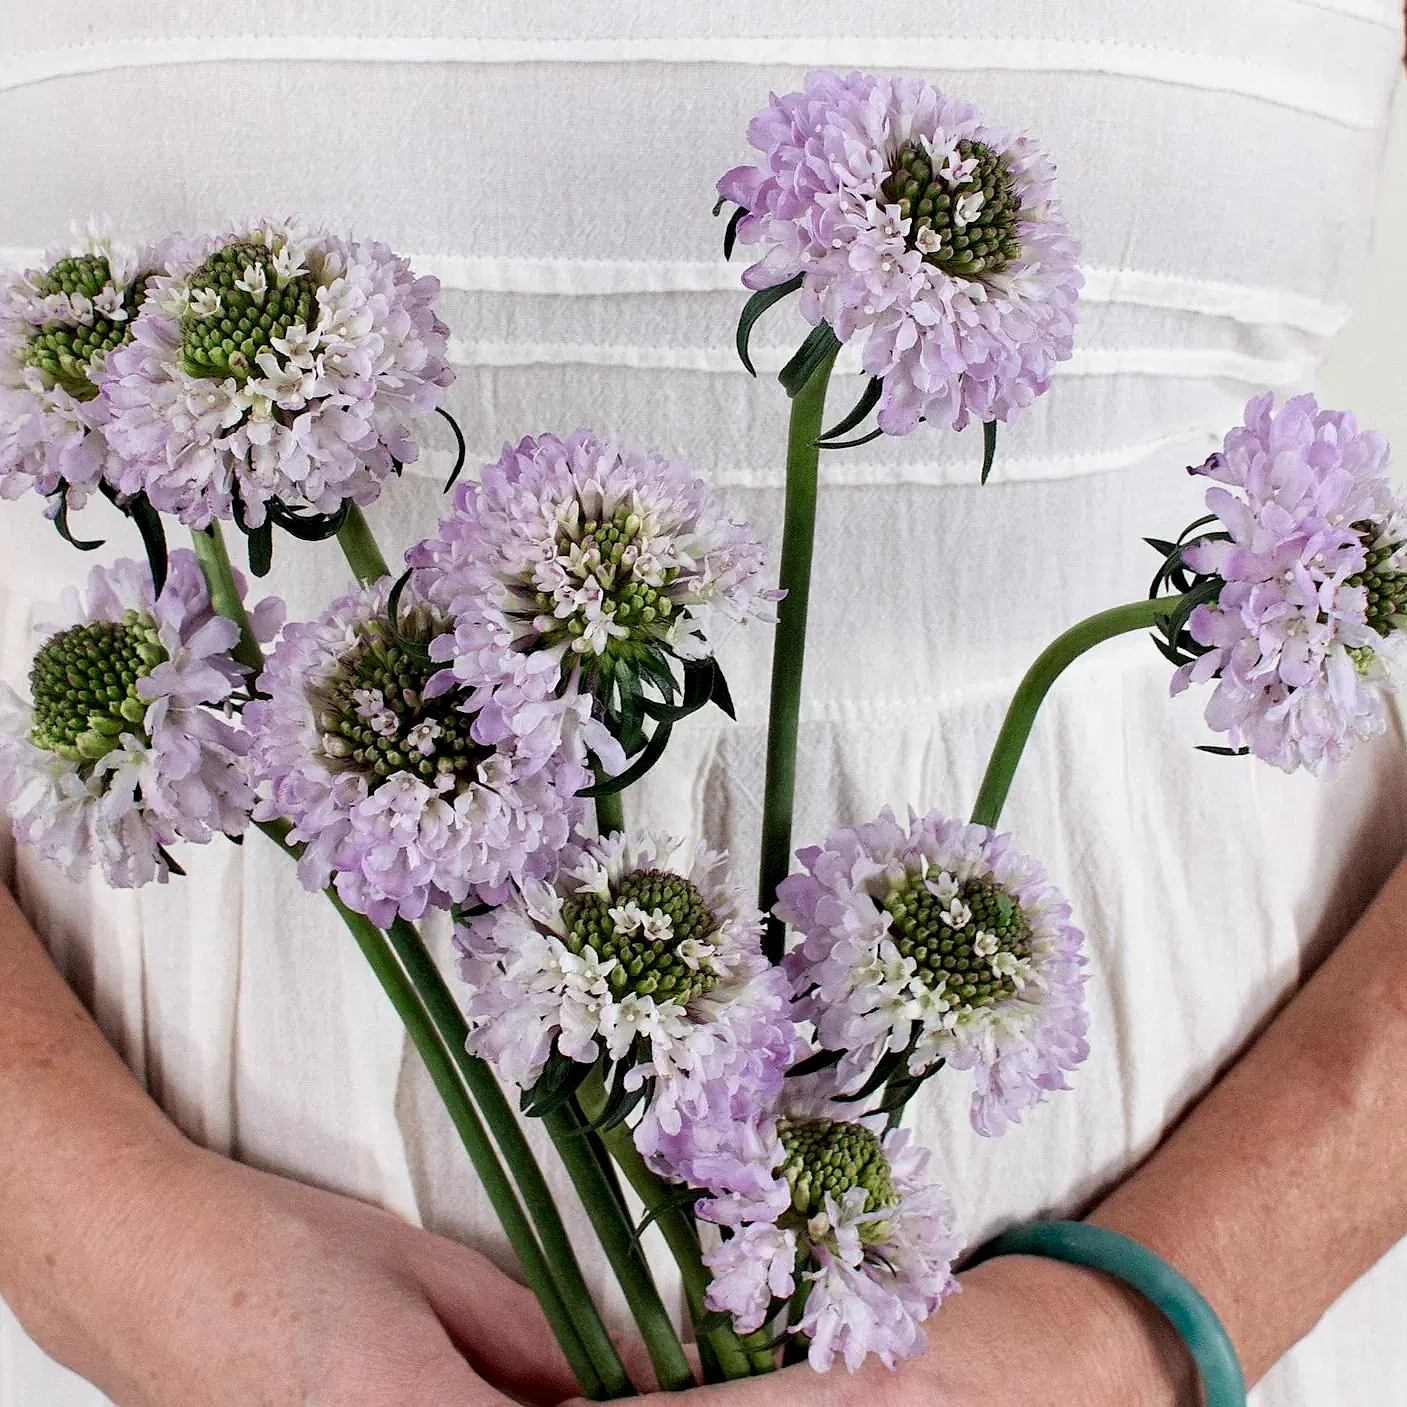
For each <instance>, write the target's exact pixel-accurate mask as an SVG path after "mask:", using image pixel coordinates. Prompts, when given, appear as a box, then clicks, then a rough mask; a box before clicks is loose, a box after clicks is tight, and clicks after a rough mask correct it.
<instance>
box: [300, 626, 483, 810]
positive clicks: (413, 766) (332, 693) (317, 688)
mask: <svg viewBox="0 0 1407 1407" xmlns="http://www.w3.org/2000/svg"><path fill="white" fill-rule="evenodd" d="M408 616H409V620H408V621H402V624H401V633H402V635H403V636H405V637H407V638H409V639H412V640H416V639H417V638H419V637H423V638H424V639H426V640H428V639H430V638H432V636H433V635H434V634H436V633H438V632H437V630H436V628H435V625H434V622H433V621H432V619H431V617H430V615H429V613H428V612H424V611H421V610H416V611H411V612H409V613H408ZM441 668H442V666H441V665H439V664H434V663H427V662H425V661H423V660H420V659H417V658H415V657H414V656H412V655H410V654H408V653H407V652H406V651H405V650H404V649H402V648H401V646H400V645H398V644H397V642H396V637H395V635H394V634H393V633H392V630H391V626H390V623H389V622H388V621H385V620H372V621H368V622H366V623H365V624H364V625H361V626H358V627H357V641H356V644H354V645H353V646H352V647H351V648H350V649H349V650H348V651H347V652H346V653H345V654H344V655H343V656H342V657H341V659H340V660H339V661H338V663H337V667H336V669H334V670H333V671H332V672H331V673H330V674H329V675H328V676H327V677H326V678H324V679H322V680H320V681H318V682H317V683H316V684H314V685H310V686H309V688H308V691H307V696H308V702H309V704H310V705H311V707H312V710H313V716H314V718H316V719H317V723H318V728H319V729H320V730H321V733H322V737H321V740H320V741H321V757H322V761H323V762H324V763H325V764H326V765H327V766H329V767H330V768H332V769H333V770H334V771H352V772H359V773H360V774H361V775H362V776H363V777H365V778H366V780H367V784H368V786H369V787H370V788H371V790H372V791H375V790H376V789H377V788H378V787H379V786H381V785H382V784H383V783H384V782H386V781H388V780H389V779H390V778H391V777H393V776H395V775H396V774H397V773H402V772H403V773H408V774H409V775H410V776H413V777H417V778H419V779H420V780H421V781H422V782H424V783H426V785H429V786H437V785H439V781H438V779H439V778H442V777H450V778H452V779H453V782H454V786H453V787H452V788H445V790H446V791H452V792H453V793H455V794H458V793H459V792H461V791H463V790H465V789H466V788H467V787H469V786H470V785H472V784H473V783H475V782H477V781H478V780H479V777H478V770H477V769H478V767H479V765H480V764H481V763H482V762H485V761H486V760H487V759H488V758H490V757H492V756H493V749H492V748H491V747H485V746H484V745H483V744H482V743H478V742H475V740H474V739H473V737H472V736H471V735H470V731H469V730H470V728H471V727H472V726H473V722H474V715H473V714H468V713H461V712H460V711H459V709H458V707H457V701H458V694H457V691H455V690H453V689H451V690H449V691H448V692H447V693H444V694H440V695H438V696H437V697H435V698H432V699H427V698H425V697H424V689H425V684H426V682H427V681H428V680H429V678H430V676H431V675H433V674H437V673H438V672H439V671H440V669H441Z"/></svg>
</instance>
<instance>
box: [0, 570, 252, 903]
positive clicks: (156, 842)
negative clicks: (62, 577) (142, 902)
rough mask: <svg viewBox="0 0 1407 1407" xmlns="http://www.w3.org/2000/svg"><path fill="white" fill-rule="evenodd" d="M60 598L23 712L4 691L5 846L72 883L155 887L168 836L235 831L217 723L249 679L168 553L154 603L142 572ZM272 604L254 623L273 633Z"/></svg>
mask: <svg viewBox="0 0 1407 1407" xmlns="http://www.w3.org/2000/svg"><path fill="white" fill-rule="evenodd" d="M87 595H88V599H87V603H86V605H85V604H84V603H83V601H82V600H81V599H80V598H79V596H78V593H77V592H75V591H70V592H69V593H68V594H67V595H66V597H65V599H64V601H63V615H62V619H61V622H60V623H59V624H58V625H57V626H56V627H55V628H54V629H53V631H52V633H50V634H49V637H48V639H47V640H46V641H45V643H44V644H43V645H42V646H41V647H40V649H39V652H38V654H37V655H36V656H35V659H34V664H33V666H32V668H31V670H30V676H29V686H30V694H31V699H32V702H30V703H25V702H24V701H23V700H21V699H20V698H19V696H18V695H17V694H15V692H14V691H13V690H12V689H10V687H9V686H8V685H7V684H3V683H0V805H4V806H5V807H6V809H7V810H8V811H9V813H10V815H11V818H12V821H13V825H14V832H15V836H16V838H17V839H18V840H20V841H21V842H22V843H23V844H26V845H33V846H34V847H35V848H36V849H38V850H39V851H40V852H41V853H42V854H44V855H45V856H46V857H47V858H49V859H50V860H52V861H53V862H54V863H55V864H57V865H59V866H60V867H61V868H62V869H63V870H64V872H65V873H66V874H68V875H69V876H70V877H71V878H77V877H78V876H79V875H80V874H81V873H82V872H83V871H85V870H87V869H88V868H90V867H91V866H92V865H94V864H98V865H101V866H102V870H103V873H104V875H105V876H106V878H107V881H108V883H109V884H111V885H113V886H115V887H117V888H124V889H126V888H134V887H136V886H137V885H141V884H146V883H148V882H149V881H151V880H153V879H157V880H165V879H166V878H167V876H168V874H169V873H170V869H171V862H170V857H169V856H168V855H167V854H166V852H165V847H166V846H167V845H170V844H172V843H173V842H175V841H177V840H188V841H192V842H194V843H196V844H204V843H205V842H207V841H209V840H210V839H211V838H212V836H214V835H216V834H217V833H223V834H226V835H239V834H240V833H241V832H242V831H243V830H244V828H245V825H246V824H247V822H248V819H249V811H250V807H251V806H252V804H253V799H254V797H253V791H252V790H251V787H250V784H249V778H248V771H247V766H246V762H245V752H246V739H245V737H244V735H243V734H242V733H241V732H240V731H239V730H238V729H236V728H235V727H233V726H232V725H231V723H230V722H229V721H228V720H227V719H226V718H225V717H223V716H222V711H223V710H222V705H224V704H225V702H226V700H228V699H229V698H230V695H231V694H232V693H233V692H234V690H235V688H236V686H237V685H238V684H239V683H240V681H241V680H242V678H243V676H244V675H245V673H246V671H245V669H244V667H243V666H242V665H239V664H237V663H236V662H235V661H234V659H233V658H232V657H231V653H230V652H231V650H232V649H233V648H234V646H235V644H236V642H237V640H238V638H239V631H238V628H237V627H236V626H235V625H234V624H233V623H232V622H231V621H228V620H226V619H225V618H224V617H223V616H217V615H215V614H214V613H213V612H212V611H211V608H210V598H209V594H208V592H207V590H206V586H205V578H204V577H203V576H202V574H201V571H200V567H199V564H198V563H197V562H196V559H195V556H194V554H193V553H191V552H189V551H185V550H181V551H177V552H173V553H172V554H171V559H170V564H169V569H168V573H167V578H166V585H165V587H164V588H163V590H162V592H161V595H160V596H158V597H156V598H155V599H153V595H152V581H151V572H150V570H149V568H148V567H147V565H146V564H145V563H139V562H134V561H130V560H125V559H124V560H122V561H119V562H117V563H116V564H114V565H113V566H111V567H95V568H94V569H93V571H92V573H91V574H90V576H89V579H88V593H87ZM277 613H278V606H277V603H276V602H273V603H269V602H266V603H264V604H263V605H261V606H260V607H259V608H258V610H256V612H255V613H254V618H255V623H256V628H257V629H259V630H261V632H262V633H264V634H268V633H269V632H270V631H271V630H272V629H274V628H276V624H277Z"/></svg>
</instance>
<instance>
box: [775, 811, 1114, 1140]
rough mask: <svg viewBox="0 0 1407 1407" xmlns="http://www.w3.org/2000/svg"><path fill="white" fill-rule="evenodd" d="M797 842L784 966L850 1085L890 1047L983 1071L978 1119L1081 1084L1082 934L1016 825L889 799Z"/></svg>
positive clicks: (988, 1129) (995, 1125) (845, 1088)
mask: <svg viewBox="0 0 1407 1407" xmlns="http://www.w3.org/2000/svg"><path fill="white" fill-rule="evenodd" d="M798 857H799V858H800V860H801V863H802V865H803V866H804V871H803V872H802V873H799V874H794V875H791V876H789V877H788V878H787V879H785V880H784V881H783V882H782V884H781V885H780V886H779V887H778V891H777V906H776V910H775V912H776V914H777V916H778V917H779V918H781V919H782V920H783V921H784V922H786V923H788V924H790V925H791V926H792V927H793V928H794V929H795V930H796V932H797V934H798V935H799V941H798V942H796V943H795V944H794V946H792V948H791V950H790V951H789V952H788V954H787V956H786V958H785V966H786V969H787V971H788V972H789V973H790V974H791V976H792V978H793V981H794V983H795V989H796V992H797V994H798V998H799V1000H798V1003H797V1013H798V1015H799V1016H800V1017H804V1018H805V1019H808V1020H810V1021H811V1022H812V1023H813V1024H814V1026H815V1029H816V1035H817V1040H818V1041H819V1043H820V1045H821V1046H822V1047H823V1048H824V1049H826V1050H833V1051H838V1052H841V1055H840V1060H839V1063H838V1065H837V1067H836V1075H837V1082H838V1086H839V1088H840V1089H841V1090H842V1092H854V1091H856V1090H858V1089H860V1088H861V1086H862V1085H863V1084H864V1082H865V1079H866V1077H867V1076H868V1075H869V1074H870V1073H871V1071H872V1070H873V1069H874V1067H875V1065H876V1064H877V1062H878V1061H879V1060H880V1059H881V1058H882V1057H883V1056H884V1055H885V1054H887V1053H889V1052H902V1053H903V1057H904V1063H905V1065H906V1066H907V1069H908V1071H909V1073H910V1074H911V1075H914V1076H917V1075H921V1074H923V1073H924V1072H925V1071H928V1070H930V1069H932V1068H933V1067H934V1065H935V1064H936V1063H937V1062H938V1061H940V1060H942V1061H946V1062H947V1064H949V1065H952V1066H955V1067H957V1068H959V1069H970V1070H972V1071H973V1072H974V1075H975V1078H976V1088H975V1090H974V1093H973V1098H972V1122H973V1126H974V1127H975V1128H976V1129H977V1130H978V1132H979V1133H984V1134H997V1133H1000V1132H1002V1131H1003V1129H1004V1127H1005V1126H1006V1125H1007V1124H1008V1123H1012V1122H1016V1121H1017V1120H1019V1118H1020V1116H1021V1114H1022V1112H1023V1111H1024V1110H1025V1109H1027V1108H1029V1107H1030V1106H1031V1105H1033V1104H1036V1103H1038V1102H1039V1101H1040V1100H1041V1099H1042V1098H1043V1097H1044V1095H1045V1092H1046V1091H1047V1090H1053V1089H1065V1088H1067V1087H1068V1086H1067V1084H1066V1080H1065V1072H1066V1071H1068V1070H1073V1069H1074V1068H1075V1067H1076V1066H1077V1065H1078V1064H1079V1063H1080V1062H1081V1061H1082V1060H1083V1059H1084V1058H1085V1056H1086V1055H1087V1054H1088V1046H1087V1044H1086V1042H1085V1031H1086V1029H1087V1026H1088V1017H1087V1015H1086V1012H1085V1008H1084V983H1085V977H1084V967H1085V959H1084V956H1083V954H1082V951H1081V950H1082V946H1083V935H1082V934H1081V933H1080V931H1079V930H1078V929H1077V928H1075V927H1074V926H1073V925H1072V924H1071V922H1070V907H1069V905H1068V904H1067V903H1066V902H1065V900H1064V899H1063V898H1062V897H1061V895H1060V894H1059V893H1058V891H1057V890H1056V889H1055V888H1054V886H1053V885H1051V884H1050V882H1049V881H1048V880H1047V879H1046V876H1045V872H1044V871H1043V870H1042V869H1041V867H1040V866H1039V865H1038V864H1037V863H1036V862H1035V861H1034V860H1031V859H1029V858H1027V857H1026V856H1024V855H1020V854H1018V853H1017V852H1016V851H1015V850H1013V849H1012V848H1011V843H1010V837H1009V836H1005V835H997V834H996V833H995V832H994V831H992V830H991V829H989V828H988V827H986V826H976V825H965V824H963V823H962V822H960V821H950V820H947V819H945V818H944V817H943V816H941V815H939V814H938V813H937V812H936V811H932V812H929V814H928V815H927V816H924V817H922V818H919V817H917V816H914V815H911V816H910V818H909V824H908V826H907V827H904V826H901V825H900V824H899V822H898V821H897V820H896V819H895V818H894V815H893V813H892V812H890V811H889V810H888V809H886V810H885V811H883V812H882V813H881V814H880V816H879V818H878V820H876V821H874V822H872V823H871V824H869V825H865V826H858V827H855V828H854V829H844V828H842V829H838V830H834V831H832V832H831V834H830V835H829V836H827V838H826V843H825V846H824V847H812V848H810V849H807V850H802V851H799V852H798Z"/></svg>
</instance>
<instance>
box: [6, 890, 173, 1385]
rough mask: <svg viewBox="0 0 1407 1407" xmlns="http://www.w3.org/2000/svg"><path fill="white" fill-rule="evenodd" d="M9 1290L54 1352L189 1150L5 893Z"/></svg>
mask: <svg viewBox="0 0 1407 1407" xmlns="http://www.w3.org/2000/svg"><path fill="white" fill-rule="evenodd" d="M0 1129H3V1130H4V1136H3V1137H0V1296H3V1297H4V1299H5V1300H6V1301H7V1302H8V1303H9V1304H10V1305H11V1307H12V1308H14V1310H15V1311H16V1313H17V1314H18V1315H19V1316H20V1319H21V1321H22V1322H23V1323H24V1324H25V1327H26V1328H27V1329H28V1330H29V1331H30V1333H31V1334H33V1335H34V1336H35V1337H36V1338H38V1339H39V1340H40V1342H41V1343H42V1344H43V1345H44V1347H46V1348H47V1349H48V1350H49V1351H50V1352H51V1353H54V1354H56V1355H57V1356H59V1357H61V1358H63V1359H65V1361H68V1362H70V1364H71V1366H81V1365H80V1364H76V1363H74V1359H75V1358H81V1357H82V1355H83V1352H84V1349H83V1346H82V1343H81V1340H82V1338H83V1326H84V1323H85V1322H89V1321H90V1319H91V1315H92V1313H94V1312H97V1313H99V1314H101V1312H102V1306H101V1305H99V1304H95V1303H92V1301H93V1300H94V1298H95V1296H96V1295H101V1294H104V1293H106V1289H105V1287H107V1288H113V1287H115V1280H114V1279H113V1278H112V1274H114V1273H115V1272H116V1270H117V1269H118V1267H117V1266H116V1265H115V1264H114V1263H113V1262H115V1261H116V1260H117V1259H119V1258H121V1259H124V1260H127V1259H130V1258H131V1257H132V1256H133V1255H134V1253H137V1252H135V1251H134V1248H135V1247H139V1246H140V1245H141V1244H143V1240H144V1238H143V1237H141V1236H140V1235H137V1236H134V1235H131V1234H130V1232H131V1225H130V1223H131V1221H132V1219H133V1218H134V1217H140V1216H149V1215H150V1211H149V1208H150V1206H151V1205H152V1199H153V1198H156V1199H158V1200H159V1198H160V1190H159V1186H158V1184H159V1181H160V1179H161V1178H162V1177H164V1176H165V1175H166V1173H167V1171H168V1170H169V1168H170V1167H172V1166H174V1165H175V1164H177V1163H178V1162H180V1161H181V1159H182V1157H183V1156H184V1154H185V1150H186V1149H188V1148H189V1145H187V1144H186V1143H185V1140H184V1139H183V1138H182V1137H181V1135H180V1134H179V1133H178V1132H177V1130H176V1129H175V1128H174V1126H173V1125H171V1124H170V1123H169V1122H167V1120H166V1119H165V1117H164V1116H163V1115H162V1113H161V1111H160V1110H159V1109H158V1108H157V1107H156V1105H155V1104H153V1103H152V1101H151V1100H150V1099H149V1098H148V1097H147V1095H146V1094H145V1092H144V1091H143V1090H142V1088H141V1086H140V1085H139V1084H138V1082H137V1081H136V1080H135V1079H134V1078H133V1076H132V1074H131V1073H130V1072H129V1071H128V1070H127V1068H126V1066H124V1065H123V1064H122V1062H121V1061H120V1060H119V1059H118V1058H117V1056H116V1054H115V1053H114V1052H113V1050H112V1048H111V1047H110V1046H109V1045H108V1044H107V1042H106V1041H105V1040H104V1039H103V1037H102V1034H101V1032H100V1031H99V1030H98V1028H97V1027H96V1026H95V1025H94V1023H93V1021H92V1020H91V1018H90V1017H89V1016H88V1013H87V1012H86V1011H85V1010H84V1009H83V1007H82V1005H81V1004H80V1003H79V1001H78V1000H77V998H76V997H75V996H74V995H73V993H72V992H70V991H69V989H68V987H67V986H66V985H65V984H64V981H63V979H62V978H61V977H60V976H59V974H58V973H57V972H56V971H55V970H54V967H53V965H52V964H51V963H50V961H49V959H48V956H47V954H46V953H45V952H44V950H43V948H42V947H41V946H40V944H39V942H38V940H37V939H36V938H35V936H34V934H33V932H32V930H31V929H30V927H29V925H28V923H26V921H25V919H24V917H23V915H22V914H21V913H20V911H19V909H18V908H17V907H16V905H15V903H14V901H13V899H12V898H11V897H10V895H9V893H8V892H7V891H6V890H5V889H4V888H3V887H0Z"/></svg>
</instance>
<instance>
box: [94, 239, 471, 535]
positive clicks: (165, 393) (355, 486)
mask: <svg viewBox="0 0 1407 1407" xmlns="http://www.w3.org/2000/svg"><path fill="white" fill-rule="evenodd" d="M437 292H438V284H437V282H436V281H435V280H434V279H431V278H416V277H415V276H414V275H413V274H412V273H411V271H410V268H409V266H408V264H407V263H406V261H405V260H404V259H400V258H398V257H397V256H396V255H395V254H393V253H392V252H391V251H390V250H389V249H388V248H386V246H385V245H382V244H377V243H369V242H361V241H349V240H343V239H340V238H338V237H336V236H334V235H330V234H327V233H325V232H322V231H310V230H304V229H301V228H300V227H298V226H297V225H292V224H278V223H274V222H268V221H266V222H262V223H260V224H257V225H254V226H252V227H250V228H247V229H241V230H235V231H231V232H229V233H226V234H223V235H220V236H217V237H205V238H201V239H196V240H190V241H183V242H179V243H176V244H174V245H173V247H172V249H171V250H170V252H169V254H168V256H167V259H166V263H165V268H164V270H163V272H162V274H161V275H160V276H159V277H157V278H155V279H153V280H151V282H150V285H149V288H148V292H147V298H146V302H145V304H144V305H143V309H142V316H141V317H140V318H138V319H137V322H136V325H135V327H134V328H133V330H132V334H131V337H130V340H129V341H128V343H127V345H125V346H124V347H122V348H121V349H120V350H119V351H118V352H116V353H115V354H114V355H112V356H111V357H110V358H109V359H108V370H107V375H106V376H105V378H104V383H103V395H104V399H105V401H106V403H107V405H108V407H109V415H110V423H109V425H108V436H109V439H110V440H111V442H112V444H113V446H114V447H115V448H116V450H117V451H118V453H119V454H120V455H121V456H122V460H123V464H122V468H121V474H120V478H119V481H118V482H119V486H120V488H121V490H122V492H123V493H126V494H135V493H138V492H142V493H145V494H146V495H147V497H148V498H149V499H150V500H151V502H152V503H153V504H154V505H155V506H156V507H157V508H158V509H160V510H161V511H162V512H168V513H174V514H177V515H178V516H179V517H180V519H181V521H182V522H183V523H187V524H189V525H190V526H193V527H204V526H205V525H206V524H208V523H210V522H211V521H212V520H215V519H225V518H229V517H231V516H232V515H234V514H238V516H239V517H240V519H241V520H242V521H243V522H244V523H245V524H247V525H249V526H258V525H259V524H261V523H262V522H263V521H264V518H265V515H266V513H267V512H268V505H269V504H270V503H271V502H277V503H278V504H280V505H282V506H284V507H291V508H295V509H305V510H306V509H310V510H315V511H317V512H320V513H331V512H335V511H336V510H337V509H338V508H339V507H340V506H341V505H342V504H343V503H344V502H345V501H348V500H350V501H352V502H355V503H360V504H365V503H369V502H371V501H372V500H373V499H374V498H375V497H376V496H377V494H378V493H379V492H380V489H381V485H382V483H383V482H384V481H385V479H386V477H387V475H389V474H390V473H391V472H392V471H393V470H395V469H396V468H397V467H398V466H399V465H401V464H404V463H406V462H407V461H409V460H411V459H414V458H415V456H416V453H417V447H416V443H415V439H414V437H413V432H414V426H415V423H416V421H417V420H418V419H419V418H421V417H423V416H425V415H427V414H428V413H430V412H431V411H433V410H434V409H435V406H436V404H437V400H438V395H439V390H440V388H441V387H444V386H446V385H448V384H449V382H450V380H451V373H450V371H449V368H448V367H447V365H446V363H445V359H444V358H445V346H446V338H447V329H446V328H445V327H444V325H443V324H442V323H441V322H440V321H439V319H438V318H437V317H436V316H435V313H434V308H433V301H434V298H435V295H436V293H437Z"/></svg>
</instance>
